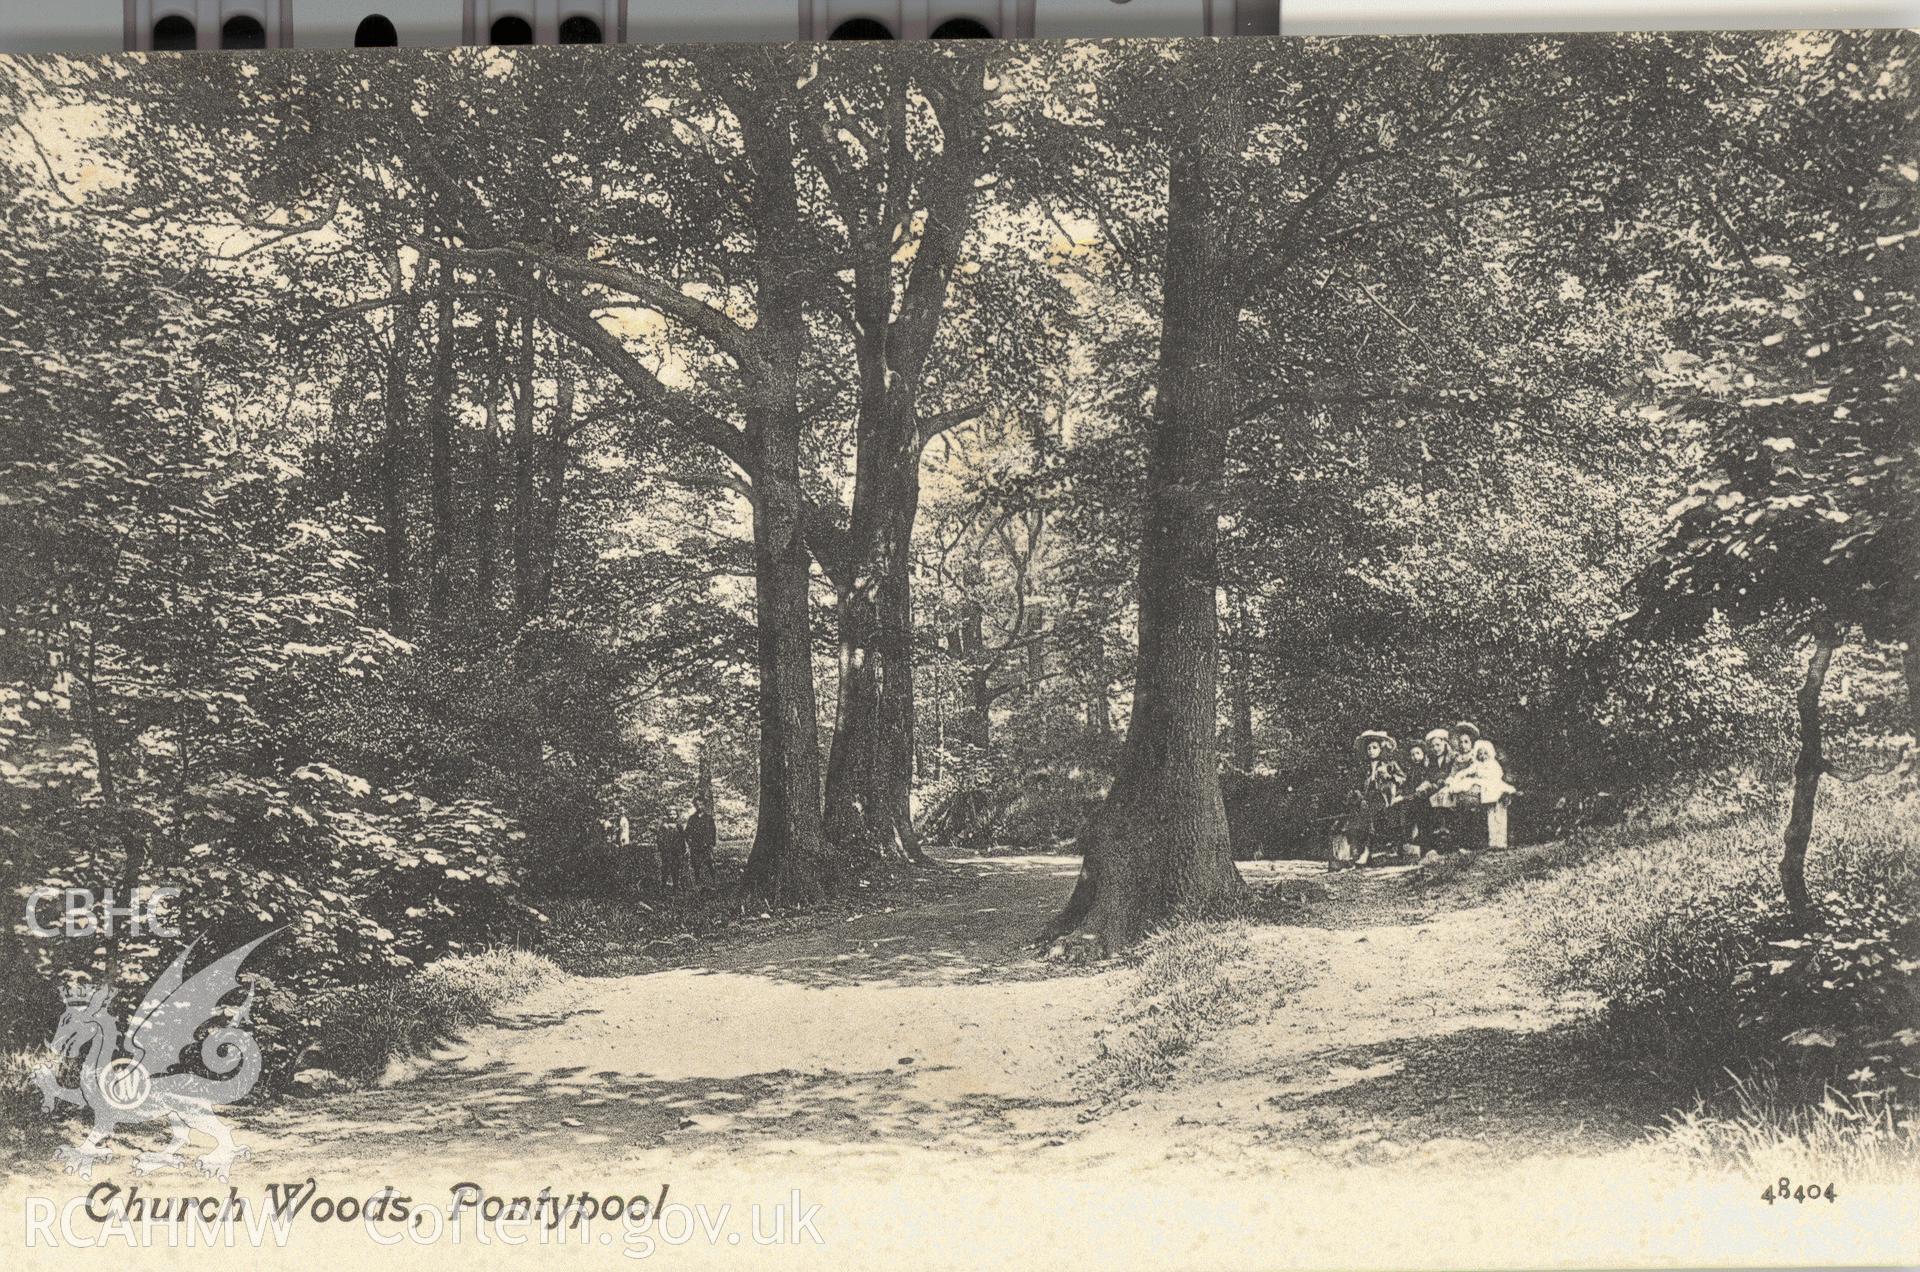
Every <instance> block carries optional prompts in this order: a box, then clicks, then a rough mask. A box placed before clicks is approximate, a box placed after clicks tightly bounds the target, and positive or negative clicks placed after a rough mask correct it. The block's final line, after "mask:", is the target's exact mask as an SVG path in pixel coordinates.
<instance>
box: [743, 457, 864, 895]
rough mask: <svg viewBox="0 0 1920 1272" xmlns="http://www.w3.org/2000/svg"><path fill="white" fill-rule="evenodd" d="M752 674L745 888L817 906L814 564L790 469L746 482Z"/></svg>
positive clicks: (832, 872)
mask: <svg viewBox="0 0 1920 1272" xmlns="http://www.w3.org/2000/svg"><path fill="white" fill-rule="evenodd" d="M754 505H755V506H754V518H753V556H754V589H755V597H754V608H755V614H756V618H757V623H758V642H757V644H758V653H759V672H760V689H759V702H760V808H759V817H758V820H757V823H756V825H755V827H754V835H753V849H752V851H751V853H750V854H749V855H748V858H747V870H746V878H745V880H744V887H745V889H746V892H747V895H748V896H749V897H750V898H752V899H753V900H755V901H757V902H759V903H761V904H764V905H801V904H806V903H809V902H813V901H818V900H820V899H821V898H822V897H824V896H826V895H827V894H828V893H830V892H832V891H834V890H835V889H836V888H837V887H838V886H839V885H840V882H841V880H840V877H839V876H840V871H839V869H838V858H837V855H836V854H831V853H829V852H828V851H827V846H826V842H827V841H826V837H825V835H824V833H823V827H822V825H821V817H820V739H819V729H818V724H817V722H816V720H815V716H814V710H815V705H814V697H813V640H812V631H811V625H810V621H809V615H808V612H807V601H808V588H809V584H810V576H811V566H812V558H811V557H810V556H809V554H808V551H807V545H806V536H805V533H804V531H803V528H802V496H801V492H800V482H799V474H798V472H797V471H795V472H793V473H791V475H789V476H786V477H784V478H781V477H775V476H772V475H770V474H768V473H766V472H764V471H763V472H762V473H761V475H760V477H759V480H757V481H756V482H755V483H754Z"/></svg>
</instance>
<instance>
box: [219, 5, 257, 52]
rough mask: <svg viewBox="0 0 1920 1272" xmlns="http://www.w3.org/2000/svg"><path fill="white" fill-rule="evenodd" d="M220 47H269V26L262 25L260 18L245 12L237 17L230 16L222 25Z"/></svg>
mask: <svg viewBox="0 0 1920 1272" xmlns="http://www.w3.org/2000/svg"><path fill="white" fill-rule="evenodd" d="M220 47H221V48H223V49H264V48H266V47H267V28H265V27H263V26H261V25H260V19H258V18H255V17H250V16H248V15H247V14H244V13H243V14H241V15H240V16H239V17H237V18H228V19H227V20H226V21H225V22H224V23H222V24H221V26H220Z"/></svg>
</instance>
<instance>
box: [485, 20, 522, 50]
mask: <svg viewBox="0 0 1920 1272" xmlns="http://www.w3.org/2000/svg"><path fill="white" fill-rule="evenodd" d="M487 43H488V44H532V43H533V24H532V23H530V22H528V21H527V20H526V19H525V18H516V17H512V16H508V17H504V18H495V19H494V21H493V26H492V27H491V28H490V29H489V30H488V31H487Z"/></svg>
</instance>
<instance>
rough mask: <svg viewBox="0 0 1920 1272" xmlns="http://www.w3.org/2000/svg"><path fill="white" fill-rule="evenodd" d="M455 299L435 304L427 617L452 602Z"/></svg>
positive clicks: (440, 617) (441, 616)
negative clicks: (431, 521) (430, 533)
mask: <svg viewBox="0 0 1920 1272" xmlns="http://www.w3.org/2000/svg"><path fill="white" fill-rule="evenodd" d="M453 307H454V302H453V297H451V296H446V297H442V298H441V301H440V303H439V304H438V305H437V306H435V309H436V310H437V313H436V315H435V319H434V346H433V387H432V389H431V391H430V392H429V394H428V399H427V473H428V477H427V484H428V488H429V491H430V496H431V505H432V512H431V515H432V518H433V526H432V535H431V537H430V538H429V539H428V544H427V617H428V618H429V619H431V620H432V621H433V622H434V623H441V622H444V621H445V620H446V617H447V610H448V607H449V606H450V605H451V604H452V600H453V541H454V535H455V532H456V527H455V525H454V518H453V465H454V456H453V445H454V428H453V354H454V348H453V342H454V329H453Z"/></svg>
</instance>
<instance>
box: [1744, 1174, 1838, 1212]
mask: <svg viewBox="0 0 1920 1272" xmlns="http://www.w3.org/2000/svg"><path fill="white" fill-rule="evenodd" d="M1822 1197H1825V1198H1826V1199H1827V1200H1828V1201H1837V1200H1839V1197H1840V1194H1839V1193H1837V1192H1835V1191H1834V1188H1833V1185H1832V1184H1828V1185H1826V1186H1825V1187H1824V1188H1823V1187H1821V1186H1820V1185H1819V1184H1796V1183H1794V1182H1793V1181H1792V1180H1790V1179H1788V1178H1787V1177H1786V1176H1785V1175H1782V1176H1780V1182H1778V1183H1774V1184H1768V1185H1767V1190H1766V1191H1765V1192H1763V1193H1761V1194H1760V1200H1762V1201H1764V1202H1766V1203H1767V1204H1768V1205H1769V1206H1771V1205H1772V1204H1773V1203H1774V1202H1776V1201H1818V1200H1820V1199H1821V1198H1822Z"/></svg>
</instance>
